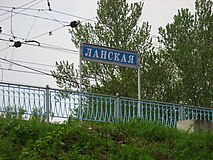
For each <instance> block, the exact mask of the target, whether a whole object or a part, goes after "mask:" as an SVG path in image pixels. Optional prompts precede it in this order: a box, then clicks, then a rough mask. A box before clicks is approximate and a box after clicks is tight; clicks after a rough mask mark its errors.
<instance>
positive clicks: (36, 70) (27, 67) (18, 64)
mask: <svg viewBox="0 0 213 160" xmlns="http://www.w3.org/2000/svg"><path fill="white" fill-rule="evenodd" d="M0 60H3V61H6V62H9V63H11V64H15V65H17V66H20V67H23V68H26V69H29V70H32V71H35V72H38V73H41V74H44V75H50V76H52V75H51V74H49V73H46V72H43V71H40V70H38V69H34V68H31V67H29V66H25V65H22V64H20V63H16V62H13V61H10V60H7V59H4V58H0Z"/></svg>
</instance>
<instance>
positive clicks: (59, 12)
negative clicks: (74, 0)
mask: <svg viewBox="0 0 213 160" xmlns="http://www.w3.org/2000/svg"><path fill="white" fill-rule="evenodd" d="M0 8H12V7H9V6H0ZM16 9H17V10H18V9H25V10H34V11H35V10H37V11H38V10H40V11H49V10H48V9H43V8H40V9H37V8H29V9H28V8H16ZM0 10H4V9H0ZM4 11H7V12H10V11H8V10H4ZM51 11H52V12H55V13H58V14H62V15H66V16H70V17H75V18H79V19H82V20H83V21H80V22H85V21H91V22H97V21H96V20H93V19H95V18H96V16H95V17H92V18H85V17H81V16H76V15H73V14H69V13H65V12H62V11H57V10H51ZM20 14H23V15H25V14H24V13H20ZM26 15H27V16H33V15H30V14H26ZM40 18H42V17H40Z"/></svg>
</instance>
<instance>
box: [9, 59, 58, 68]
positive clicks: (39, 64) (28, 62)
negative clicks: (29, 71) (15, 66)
mask: <svg viewBox="0 0 213 160" xmlns="http://www.w3.org/2000/svg"><path fill="white" fill-rule="evenodd" d="M8 60H10V61H14V62H21V63H26V64H33V65H38V66H45V67H52V68H56V66H54V65H50V64H44V63H36V62H30V61H23V60H11V59H8Z"/></svg>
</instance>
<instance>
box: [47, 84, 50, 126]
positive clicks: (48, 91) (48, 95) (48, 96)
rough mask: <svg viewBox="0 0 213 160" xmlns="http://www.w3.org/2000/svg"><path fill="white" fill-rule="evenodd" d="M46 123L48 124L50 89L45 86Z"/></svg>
mask: <svg viewBox="0 0 213 160" xmlns="http://www.w3.org/2000/svg"><path fill="white" fill-rule="evenodd" d="M46 122H47V123H49V122H50V87H49V85H46Z"/></svg>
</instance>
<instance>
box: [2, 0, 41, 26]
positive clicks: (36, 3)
mask: <svg viewBox="0 0 213 160" xmlns="http://www.w3.org/2000/svg"><path fill="white" fill-rule="evenodd" d="M35 1H36V0H34V1H33V2H35ZM42 1H43V0H40V1H39V2H37V3H35V4H33V5H31V6H29V7H28V8H31V7H33V6H35V5H37V4H39V3H41V2H42ZM23 11H25V9H23V10H21V11H20V12H17V13H16V14H14V15H12V16H15V15H17V14H20V13H21V12H23ZM14 13H15V12H14ZM8 18H11V16H9V17H6V18H4V19H2V20H1V21H0V22H3V21H5V20H7V19H8Z"/></svg>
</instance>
